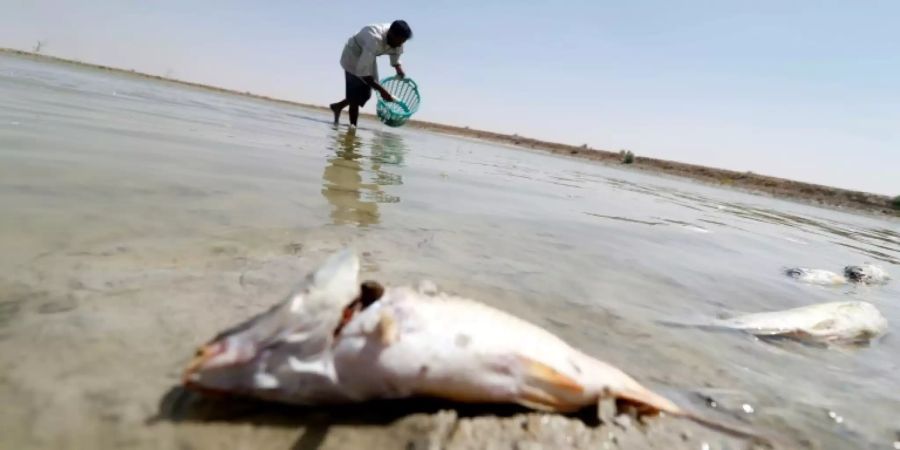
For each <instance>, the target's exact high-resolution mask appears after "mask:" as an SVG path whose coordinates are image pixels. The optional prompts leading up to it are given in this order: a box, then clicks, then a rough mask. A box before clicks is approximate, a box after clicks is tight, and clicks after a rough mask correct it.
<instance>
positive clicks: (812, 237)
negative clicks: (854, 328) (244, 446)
mask: <svg viewBox="0 0 900 450" xmlns="http://www.w3.org/2000/svg"><path fill="white" fill-rule="evenodd" d="M339 88H340V86H339V85H338V84H336V85H335V89H336V91H335V92H339V91H340V89H339ZM0 99H2V104H3V107H2V108H0V208H2V214H0V400H2V402H3V404H4V405H7V406H6V407H4V408H2V409H0V436H3V437H2V438H0V439H2V440H3V441H6V442H7V443H8V444H9V447H10V448H26V447H45V448H113V447H115V448H122V447H127V446H132V447H140V448H155V447H160V448H171V447H172V446H175V445H180V446H184V447H190V446H191V445H194V446H203V447H205V446H214V445H216V443H219V444H221V443H229V442H239V441H240V442H256V443H257V444H259V445H263V444H261V442H268V443H271V444H272V445H273V446H276V447H277V446H279V445H281V446H283V445H284V442H286V443H287V446H288V447H289V446H290V442H292V439H294V438H295V437H296V433H297V431H296V430H290V429H287V430H285V429H277V430H269V429H267V428H265V427H263V428H262V429H257V428H253V429H248V428H247V427H240V426H233V427H216V428H212V429H211V428H206V427H203V426H199V425H179V424H158V425H147V424H146V423H145V421H146V419H147V418H148V417H150V416H152V415H154V414H155V413H156V412H157V407H158V403H159V401H160V398H161V397H162V396H163V395H164V393H165V392H166V391H167V390H168V389H169V388H171V387H172V386H174V385H175V384H177V383H178V376H179V371H180V368H181V367H182V366H183V364H184V363H185V361H186V360H187V358H188V357H189V356H190V354H191V352H192V351H193V349H194V347H195V345H197V344H198V343H200V342H202V341H204V340H206V339H207V338H209V337H210V336H212V335H213V334H214V333H215V332H217V331H219V330H220V329H222V328H224V327H225V326H228V325H231V324H232V323H234V322H235V321H237V320H241V319H243V318H245V317H247V316H248V315H250V314H253V313H256V312H257V311H259V310H261V309H262V308H264V307H266V306H267V305H269V304H271V303H272V302H274V301H277V300H279V299H280V296H281V295H284V294H285V293H286V292H287V291H288V290H289V289H290V288H291V286H292V285H293V284H294V283H296V282H297V281H298V280H299V279H300V277H301V276H302V275H303V273H304V271H305V270H308V269H309V268H311V267H312V266H313V265H314V264H315V263H316V262H318V261H320V260H321V258H323V257H324V256H325V255H327V254H328V253H329V252H331V251H333V250H336V249H338V248H340V247H342V246H344V245H352V246H354V247H355V248H356V249H357V250H358V251H359V252H361V253H363V255H364V271H365V276H366V277H377V278H379V279H383V280H386V281H389V282H398V283H399V282H414V281H416V280H418V279H419V278H429V279H431V280H433V281H435V282H436V283H438V285H440V286H442V287H444V288H446V289H449V290H452V291H455V292H458V293H462V294H465V295H468V296H472V297H475V298H478V299H480V300H482V301H485V302H487V303H490V304H493V305H495V306H498V307H501V308H503V309H506V310H508V311H511V312H513V313H515V314H518V315H520V316H523V317H525V318H527V319H529V320H532V321H534V322H536V323H539V324H540V325H542V326H545V327H547V328H548V329H550V330H552V331H553V332H555V333H558V334H560V335H561V336H563V337H564V338H566V339H567V340H569V341H570V342H572V343H573V344H575V345H577V346H579V347H581V348H584V349H585V350H586V351H588V352H589V353H591V354H594V355H596V356H598V357H600V358H602V359H605V360H607V361H609V362H611V363H613V364H616V365H618V366H620V367H622V368H623V369H625V370H626V371H628V372H630V373H633V374H634V375H635V376H636V377H638V378H639V379H640V380H642V381H644V382H646V383H647V384H649V385H651V386H653V387H654V388H656V389H659V390H661V391H663V392H665V393H667V394H669V395H672V396H674V397H677V398H680V399H681V400H682V401H686V402H695V403H699V404H701V405H702V404H703V401H704V400H703V399H707V400H708V401H709V402H710V403H712V402H714V403H715V405H716V409H717V410H718V411H723V412H725V413H729V414H732V415H734V416H735V417H739V418H741V420H747V421H748V422H750V423H753V424H757V425H760V426H763V427H773V428H775V429H779V430H789V431H791V432H793V433H796V434H797V435H799V436H802V437H803V438H805V439H808V440H809V441H810V442H811V443H812V444H811V445H812V446H813V447H815V448H827V449H847V448H891V447H892V445H894V444H893V443H894V442H895V441H900V436H898V433H900V421H898V418H900V376H898V369H900V339H898V338H897V336H896V334H895V333H896V331H895V330H896V327H897V326H898V324H900V288H898V286H900V282H897V281H896V280H895V281H894V282H893V283H892V284H888V285H887V286H883V287H836V288H821V287H812V286H805V285H800V284H798V283H796V282H794V281H793V280H791V279H788V278H786V277H785V276H783V275H782V269H783V268H785V267H787V266H807V267H816V268H822V269H829V270H834V271H840V270H841V269H842V268H843V266H845V265H848V264H860V263H863V262H867V261H868V262H873V263H878V264H880V265H882V266H883V267H885V268H886V269H887V270H888V271H889V272H891V273H892V274H893V275H894V276H895V277H898V276H900V225H898V222H897V221H894V220H889V219H873V218H868V217H863V216H856V215H850V214H845V213H842V212H838V211H833V210H825V209H819V208H814V207H809V206H803V205H798V204H794V203H789V202H784V201H778V200H774V199H770V198H765V197H759V196H751V195H747V194H743V193H738V192H732V191H726V190H721V189H717V188H711V187H707V186H701V185H697V184H692V183H688V182H685V181H681V180H675V179H671V178H663V177H654V176H649V175H646V174H639V173H634V172H630V171H623V170H619V169H617V168H611V167H605V166H601V165H597V164H593V163H588V162H584V161H581V160H575V159H567V158H562V157H558V156H550V155H544V154H540V153H534V152H526V151H523V150H518V149H512V148H508V147H503V146H498V145H492V144H487V143H483V142H478V141H474V140H466V139H459V138H454V137H446V136H440V135H436V134H430V133H425V132H421V131H416V130H410V129H390V128H384V127H382V126H380V125H379V124H377V123H371V122H367V123H365V124H364V125H363V127H362V128H361V129H359V130H357V131H356V132H355V133H350V132H348V131H347V129H346V128H338V129H335V128H334V127H332V126H331V125H330V124H329V118H328V116H327V115H326V114H324V113H321V112H318V111H313V110H306V109H301V108H297V107H293V106H289V105H283V104H278V103H272V102H265V101H261V100H255V99H251V98H245V97H239V96H233V95H226V94H220V93H214V92H207V91H202V90H197V89H193V88H187V87H184V86H180V85H175V84H170V83H164V82H155V81H148V80H143V79H139V78H134V77H129V76H124V75H120V74H112V73H108V72H100V71H95V70H90V69H83V68H76V67H73V66H67V65H59V64H49V63H44V62H36V61H33V60H29V59H25V58H19V57H9V56H2V57H0ZM433 107H437V106H433ZM849 299H859V300H866V301H870V302H872V303H874V304H875V305H876V306H877V307H878V308H879V309H880V310H881V311H882V312H883V313H884V315H885V316H886V317H887V318H888V321H889V322H890V324H891V334H889V335H888V336H887V337H886V338H885V339H883V340H882V341H881V342H879V343H877V345H874V346H872V347H868V348H861V349H854V350H829V349H822V348H811V347H805V346H802V345H798V344H791V343H776V344H772V343H766V342H761V341H758V340H756V339H754V338H752V337H748V336H746V335H742V334H730V333H715V332H711V331H704V330H697V329H691V328H686V329H685V328H677V329H676V328H671V327H667V326H665V325H662V324H661V323H660V321H663V320H672V319H678V320H694V319H698V318H703V317H713V316H716V315H721V314H733V313H737V312H745V311H746V312H757V311H769V310H776V309H782V308H789V307H795V306H801V305H808V304H812V303H816V302H824V301H835V300H849ZM12 405H14V406H12ZM703 407H706V406H703ZM897 445H900V444H897ZM5 447H6V446H5Z"/></svg>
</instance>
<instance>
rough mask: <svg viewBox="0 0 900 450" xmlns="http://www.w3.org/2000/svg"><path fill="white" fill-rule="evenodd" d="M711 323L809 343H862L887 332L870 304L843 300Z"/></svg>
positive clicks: (716, 325) (884, 324)
mask: <svg viewBox="0 0 900 450" xmlns="http://www.w3.org/2000/svg"><path fill="white" fill-rule="evenodd" d="M713 326H714V327H724V328H729V329H733V330H740V331H744V332H747V333H751V334H754V335H756V336H767V337H787V338H792V339H795V340H799V341H803V342H809V343H819V344H863V343H868V342H870V341H872V340H873V339H875V338H877V337H879V336H881V335H883V334H884V333H885V332H886V331H887V319H885V318H884V316H883V315H882V314H881V312H880V311H878V308H876V307H875V306H874V305H872V304H871V303H867V302H862V301H846V302H831V303H820V304H816V305H809V306H802V307H799V308H793V309H788V310H784V311H773V312H764V313H756V314H747V315H742V316H738V317H734V318H730V319H720V320H717V321H715V322H714V324H713Z"/></svg>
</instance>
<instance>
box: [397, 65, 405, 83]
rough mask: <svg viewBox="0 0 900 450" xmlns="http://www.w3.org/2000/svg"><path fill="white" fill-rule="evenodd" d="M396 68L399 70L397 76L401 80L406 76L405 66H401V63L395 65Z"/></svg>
mask: <svg viewBox="0 0 900 450" xmlns="http://www.w3.org/2000/svg"><path fill="white" fill-rule="evenodd" d="M394 69H396V70H397V78H400V79H401V80H402V79H404V78H406V72H404V71H403V68H402V67H400V65H399V64H398V65H396V66H394Z"/></svg>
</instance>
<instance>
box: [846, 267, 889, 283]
mask: <svg viewBox="0 0 900 450" xmlns="http://www.w3.org/2000/svg"><path fill="white" fill-rule="evenodd" d="M844 275H845V276H846V277H847V279H848V280H850V281H853V282H856V283H865V284H885V283H887V282H888V281H889V280H890V279H891V276H890V275H888V273H887V271H886V270H884V269H882V268H881V267H878V266H876V265H873V264H863V265H861V266H847V267H844Z"/></svg>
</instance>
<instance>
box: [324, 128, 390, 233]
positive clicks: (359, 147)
mask: <svg viewBox="0 0 900 450" xmlns="http://www.w3.org/2000/svg"><path fill="white" fill-rule="evenodd" d="M363 148H364V144H363V142H362V140H361V139H360V138H359V137H358V136H357V135H356V130H350V131H347V132H345V133H340V132H339V133H336V134H335V142H334V145H333V147H332V149H333V150H334V155H333V156H331V157H329V158H328V165H327V166H326V167H325V171H324V172H323V173H322V195H324V196H325V198H326V199H327V200H328V203H330V204H331V220H332V222H333V223H334V224H338V225H340V224H348V223H349V224H355V225H358V226H368V225H373V224H377V223H379V222H380V220H381V215H380V212H379V205H378V204H379V203H397V202H399V201H400V198H399V197H396V196H392V195H388V194H386V193H384V192H383V191H382V190H381V186H383V185H400V184H402V178H401V176H400V175H399V174H394V173H389V172H386V171H384V170H382V166H383V165H399V164H401V163H402V161H403V155H404V154H405V152H406V149H405V147H404V145H403V141H402V140H401V139H400V136H398V135H395V134H393V133H382V132H377V131H376V132H375V136H374V139H373V141H372V144H371V146H370V148H371V156H370V157H369V158H367V157H365V156H363V154H362V151H363ZM366 161H368V166H369V167H368V169H367V168H366V167H365V165H366V164H365V163H366ZM366 173H368V174H369V176H370V177H371V180H372V182H370V183H365V182H364V181H363V177H364V176H365V174H366Z"/></svg>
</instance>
